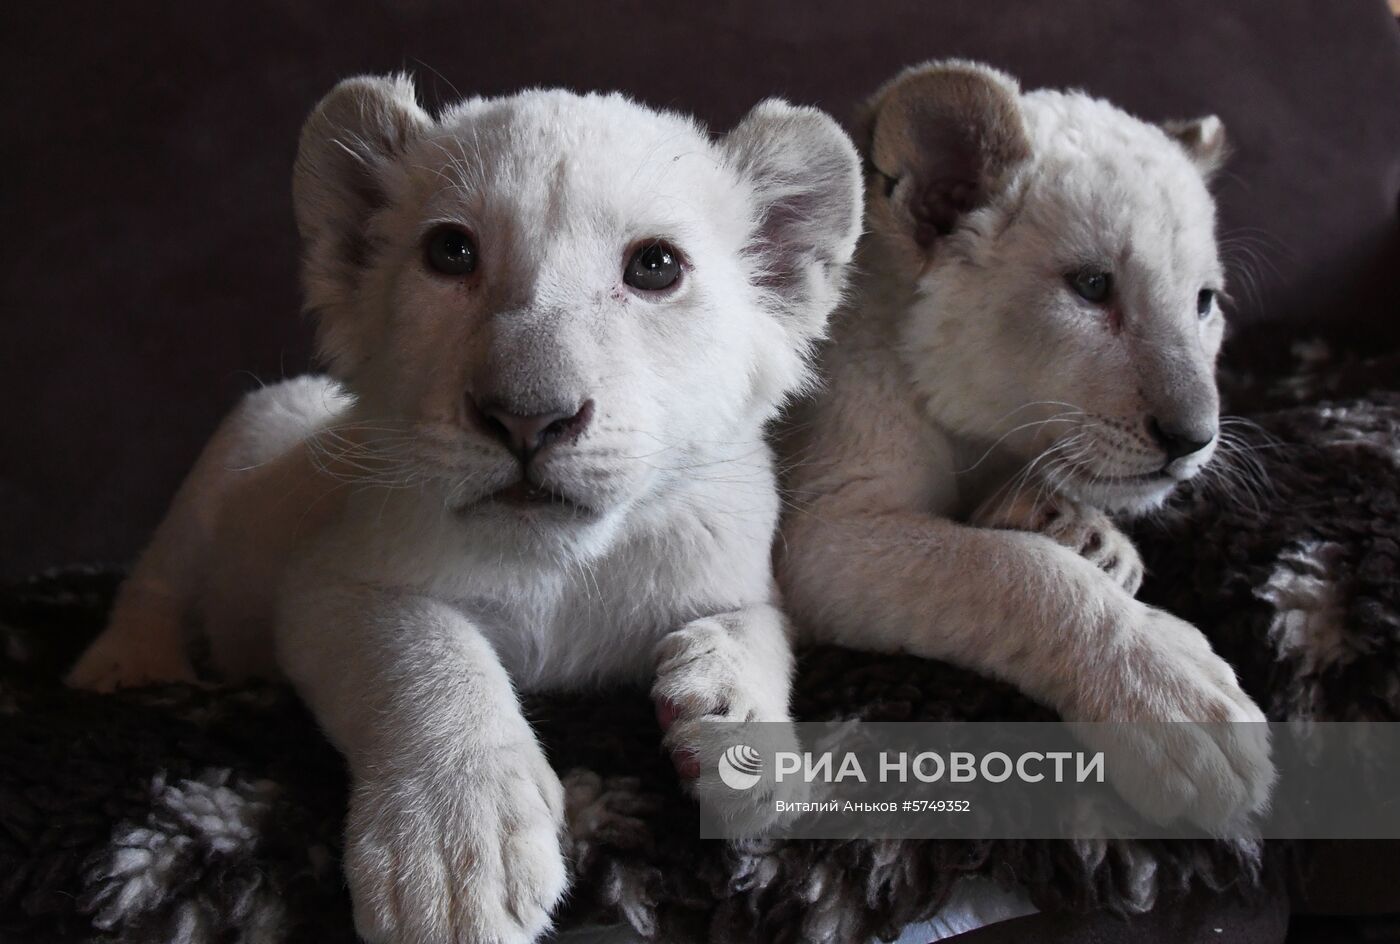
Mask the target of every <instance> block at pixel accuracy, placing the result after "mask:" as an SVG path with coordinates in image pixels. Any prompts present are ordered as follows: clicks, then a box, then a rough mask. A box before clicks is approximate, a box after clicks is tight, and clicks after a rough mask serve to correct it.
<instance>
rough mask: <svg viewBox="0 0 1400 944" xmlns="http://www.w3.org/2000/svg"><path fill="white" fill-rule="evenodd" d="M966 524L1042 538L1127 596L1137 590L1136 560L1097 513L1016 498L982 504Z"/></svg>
mask: <svg viewBox="0 0 1400 944" xmlns="http://www.w3.org/2000/svg"><path fill="white" fill-rule="evenodd" d="M972 524H974V525H976V526H977V527H981V528H1006V529H1008V530H1012V531H1031V532H1035V533H1037V534H1043V535H1045V536H1046V537H1048V538H1050V539H1051V540H1053V541H1055V542H1056V543H1057V544H1062V545H1064V546H1065V547H1067V548H1069V549H1070V550H1071V551H1074V552H1075V553H1076V554H1078V555H1079V556H1080V557H1083V558H1084V559H1085V560H1087V561H1089V562H1090V563H1091V564H1093V565H1094V566H1096V567H1098V568H1099V569H1100V570H1102V571H1103V572H1104V573H1106V574H1108V576H1109V577H1111V578H1112V579H1113V581H1114V582H1115V583H1117V584H1118V585H1119V586H1121V587H1122V588H1123V589H1124V590H1126V591H1128V593H1137V591H1138V587H1140V586H1142V577H1143V565H1142V557H1141V556H1139V554H1138V551H1137V548H1136V547H1134V546H1133V542H1132V541H1131V540H1129V539H1128V536H1127V535H1126V534H1124V533H1123V532H1122V531H1120V530H1119V529H1118V526H1117V525H1115V524H1114V523H1113V521H1112V520H1111V519H1110V518H1109V517H1108V515H1106V514H1104V513H1103V512H1102V511H1100V510H1099V509H1097V508H1093V507H1091V506H1089V505H1084V504H1081V503H1080V502H1077V501H1074V500H1073V499H1070V498H1065V497H1064V496H1063V495H1048V496H1042V497H1039V498H1037V497H1036V496H1033V495H1028V494H1021V495H1017V496H1016V497H1015V498H1014V499H1013V500H1012V501H1005V500H1001V501H997V500H992V501H988V502H987V503H986V504H985V505H983V507H982V508H980V509H978V511H977V513H976V514H974V515H973V516H972Z"/></svg>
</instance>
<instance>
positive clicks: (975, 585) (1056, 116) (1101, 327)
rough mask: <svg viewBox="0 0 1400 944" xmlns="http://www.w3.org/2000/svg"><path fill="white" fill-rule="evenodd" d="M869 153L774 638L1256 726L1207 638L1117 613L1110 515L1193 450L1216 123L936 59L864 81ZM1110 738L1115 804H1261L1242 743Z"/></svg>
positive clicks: (1128, 711) (1209, 431) (1146, 498)
mask: <svg viewBox="0 0 1400 944" xmlns="http://www.w3.org/2000/svg"><path fill="white" fill-rule="evenodd" d="M864 135H865V136H864V149H865V158H866V166H867V171H868V181H867V192H866V195H867V206H868V209H867V226H868V229H869V235H868V236H867V237H866V239H865V240H864V241H863V242H862V244H861V247H860V249H859V250H858V253H857V269H858V271H859V273H860V275H859V276H858V282H857V284H856V285H855V286H854V293H853V294H854V300H853V301H852V302H851V303H850V304H849V305H847V306H846V307H844V308H843V309H842V310H841V311H840V312H839V313H838V315H837V316H836V317H835V318H834V319H833V320H834V324H833V331H832V343H831V345H830V346H829V347H828V348H827V353H826V363H825V369H826V371H827V374H828V379H829V384H828V386H827V388H826V389H825V390H824V391H823V392H822V394H821V395H820V396H819V397H818V399H817V400H816V402H814V403H813V404H811V405H810V406H809V407H808V412H807V414H806V415H805V416H802V417H801V418H800V419H801V422H798V423H796V424H794V429H795V430H796V432H795V433H794V435H793V458H794V462H793V466H794V470H793V472H792V475H791V480H790V483H791V488H792V491H793V494H794V498H795V499H796V500H797V502H799V504H800V506H801V509H800V510H799V511H796V512H794V513H792V514H789V515H788V516H787V518H786V521H785V523H784V526H783V528H784V538H785V540H784V541H783V542H780V545H779V547H780V549H782V548H785V549H786V553H785V556H784V557H783V558H782V559H781V561H780V565H779V579H780V583H781V584H782V585H783V589H784V592H785V595H786V598H787V601H788V603H789V605H790V607H791V609H792V612H793V615H794V617H795V618H796V619H797V621H798V622H799V624H803V625H806V626H810V627H812V629H813V630H814V631H815V633H816V634H817V635H818V636H819V637H821V638H823V639H825V640H827V641H832V642H838V643H842V644H845V645H850V646H855V647H861V648H877V649H889V650H907V651H910V652H914V653H917V654H920V655H924V656H927V657H932V658H940V659H946V660H949V661H952V662H957V663H960V664H962V665H965V666H969V667H972V668H975V669H978V670H980V671H982V672H985V673H988V674H990V675H994V676H998V677H1000V678H1003V679H1006V680H1009V681H1010V682H1012V683H1014V684H1016V685H1017V686H1019V687H1020V688H1021V689H1022V690H1024V691H1025V692H1027V693H1028V694H1030V695H1031V696H1033V697H1035V698H1037V699H1039V700H1041V701H1042V702H1044V703H1046V704H1048V705H1050V706H1052V707H1054V708H1055V709H1057V710H1058V711H1059V712H1060V713H1061V714H1062V715H1063V716H1064V717H1066V718H1067V719H1071V720H1078V721H1112V722H1118V721H1186V720H1191V721H1203V722H1227V721H1261V720H1263V716H1262V714H1261V713H1260V711H1259V709H1258V708H1257V707H1256V706H1255V705H1254V703H1253V702H1252V701H1251V700H1250V699H1249V697H1248V696H1246V695H1245V693H1244V692H1243V691H1241V689H1240V687H1239V685H1238V684H1237V682H1236V679H1235V675H1234V672H1233V671H1232V670H1231V668H1230V667H1229V666H1228V665H1227V664H1226V663H1225V662H1224V661H1223V660H1221V659H1220V658H1219V657H1218V656H1216V655H1215V653H1214V652H1212V651H1211V648H1210V645H1209V644H1208V643H1207V642H1206V640H1205V638H1204V637H1203V636H1202V635H1201V633H1200V632H1198V631H1197V630H1196V629H1195V628H1194V627H1192V626H1190V625H1188V624H1186V623H1184V622H1182V621H1181V620H1179V619H1176V618H1175V617H1173V616H1171V615H1169V614H1167V613H1164V612H1162V611H1160V610H1155V609H1152V608H1149V607H1147V606H1145V605H1144V604H1142V603H1139V602H1138V601H1137V600H1135V599H1134V598H1133V593H1134V592H1135V591H1136V590H1137V587H1138V583H1139V581H1140V580H1141V577H1142V565H1141V563H1140V560H1139V558H1138V555H1137V552H1136V551H1135V550H1134V548H1133V546H1132V544H1131V543H1130V542H1129V541H1128V539H1127V538H1126V537H1125V536H1124V535H1123V534H1122V533H1121V532H1119V531H1118V530H1117V529H1116V528H1115V527H1114V526H1113V524H1112V523H1111V522H1110V520H1109V518H1108V517H1107V515H1106V514H1105V512H1106V511H1114V512H1122V513H1134V512H1142V511H1145V510H1147V509H1151V508H1153V507H1155V506H1157V505H1158V504H1159V503H1160V502H1162V500H1163V499H1165V498H1166V496H1167V495H1168V494H1169V493H1170V492H1171V490H1172V489H1173V487H1175V486H1176V485H1177V484H1178V483H1180V482H1183V481H1185V480H1187V479H1189V478H1191V477H1192V476H1193V475H1195V474H1196V473H1197V472H1198V471H1199V470H1200V469H1201V468H1202V467H1203V466H1204V465H1205V464H1206V462H1207V461H1208V460H1209V459H1210V457H1211V453H1212V451H1213V449H1214V445H1215V438H1216V431H1217V424H1218V408H1219V405H1218V397H1217V393H1216V386H1215V376H1214V370H1215V359H1216V355H1217V352H1218V351H1219V348H1220V342H1221V336H1222V333H1223V318H1222V316H1221V314H1220V310H1219V307H1218V305H1217V298H1218V296H1219V294H1220V292H1221V289H1222V286H1223V280H1224V274H1223V271H1222V267H1221V263H1220V260H1219V256H1218V253H1217V246H1216V239H1215V206H1214V202H1213V200H1212V199H1211V196H1210V194H1209V192H1208V191H1207V187H1206V183H1207V178H1208V177H1209V176H1210V175H1211V174H1212V172H1214V170H1215V169H1216V168H1217V166H1218V165H1219V163H1220V162H1221V161H1222V159H1223V147H1224V133H1223V129H1222V126H1221V123H1220V122H1219V121H1218V120H1217V119H1215V118H1205V119H1202V120H1200V121H1196V122H1190V123H1184V124H1181V125H1178V126H1170V127H1168V128H1159V127H1157V126H1154V125H1150V124H1147V123H1145V122H1142V121H1139V120H1137V119H1134V118H1132V117H1130V116H1129V115H1127V114H1125V113H1123V112H1122V111H1119V110H1118V109H1116V108H1114V107H1113V106H1111V105H1109V104H1108V103H1106V102H1103V101H1099V100H1095V99H1093V98H1090V97H1088V96H1086V95H1083V94H1075V93H1062V92H1053V91H1038V92H1031V93H1022V92H1021V91H1020V90H1019V88H1018V87H1017V85H1016V83H1015V82H1014V81H1013V80H1011V79H1010V78H1008V77H1007V76H1005V75H1003V74H1001V73H999V72H996V71H994V70H992V69H989V68H985V67H983V66H979V65H975V64H972V63H966V62H957V61H953V62H946V63H933V64H928V65H925V66H922V67H919V68H914V69H911V70H909V71H907V72H905V73H903V74H901V75H900V76H898V77H897V78H895V79H894V80H893V81H891V82H890V83H889V84H888V85H886V86H885V87H884V88H883V89H881V90H880V92H879V93H877V94H876V96H875V97H874V99H873V101H872V103H871V105H870V108H869V111H868V114H867V122H866V127H865V129H864ZM1027 532H1041V533H1027ZM1097 732H1098V733H1097V734H1091V735H1090V736H1091V737H1093V736H1101V737H1106V736H1107V734H1105V733H1104V729H1097ZM1115 734H1116V736H1118V737H1121V738H1127V739H1129V741H1130V742H1133V741H1134V740H1135V739H1136V742H1135V743H1129V744H1128V745H1127V746H1128V747H1129V748H1130V752H1131V753H1132V754H1133V756H1134V757H1135V758H1137V760H1136V761H1135V763H1134V765H1133V767H1132V768H1131V769H1127V770H1125V769H1123V768H1121V767H1120V768H1115V770H1116V771H1117V772H1118V774H1119V778H1118V783H1119V786H1120V788H1121V789H1122V792H1123V793H1124V794H1125V795H1126V796H1127V797H1128V798H1129V799H1131V800H1132V801H1133V802H1135V803H1136V804H1137V805H1138V806H1139V807H1140V808H1142V809H1143V810H1144V811H1145V812H1148V813H1149V814H1151V815H1153V816H1154V817H1156V818H1159V819H1162V820H1168V819H1175V818H1177V817H1181V816H1184V817H1187V818H1189V819H1190V820H1192V821H1194V822H1196V823H1197V824H1199V825H1202V826H1205V827H1208V828H1212V829H1225V828H1229V827H1230V826H1232V825H1234V824H1236V823H1240V822H1242V821H1243V819H1244V818H1246V817H1247V816H1248V815H1249V814H1250V813H1252V812H1253V811H1256V810H1258V809H1259V808H1260V807H1261V806H1262V805H1263V804H1265V803H1266V802H1267V798H1268V794H1269V790H1270V786H1271V784H1272V778H1273V767H1272V764H1271V763H1270V759H1269V752H1268V741H1267V733H1266V729H1265V728H1264V726H1263V725H1226V724H1219V725H1215V726H1213V727H1212V728H1210V729H1205V728H1199V727H1191V726H1168V725H1144V726H1140V727H1137V728H1133V729H1127V728H1126V727H1125V728H1121V729H1118V730H1117V731H1116V732H1115ZM1113 772H1114V771H1110V774H1112V773H1113Z"/></svg>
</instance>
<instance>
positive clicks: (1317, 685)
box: [0, 371, 1400, 944]
mask: <svg viewBox="0 0 1400 944" xmlns="http://www.w3.org/2000/svg"><path fill="white" fill-rule="evenodd" d="M1298 376H1299V377H1301V378H1303V379H1302V380H1299V381H1298V383H1296V384H1293V385H1292V386H1284V387H1282V388H1278V389H1275V390H1272V391H1269V390H1265V391H1263V393H1262V394H1261V392H1260V391H1259V390H1257V389H1255V390H1252V391H1251V392H1252V394H1254V395H1257V396H1256V402H1261V403H1262V402H1271V403H1272V404H1273V407H1274V408H1273V409H1270V410H1267V411H1264V412H1259V413H1257V414H1255V415H1254V421H1255V423H1256V424H1257V425H1239V426H1236V427H1233V428H1232V430H1231V431H1232V434H1233V435H1232V439H1233V440H1234V443H1233V445H1232V447H1231V448H1230V449H1227V450H1226V455H1224V456H1223V461H1222V462H1221V464H1220V469H1221V470H1222V472H1221V473H1220V474H1219V475H1216V476H1212V477H1206V479H1205V480H1204V481H1202V482H1200V483H1195V484H1193V486H1192V487H1191V488H1190V489H1188V490H1187V491H1186V492H1185V494H1183V495H1182V496H1181V497H1180V499H1179V500H1178V501H1176V502H1175V503H1174V505H1173V506H1172V507H1171V508H1170V509H1168V510H1167V511H1165V512H1163V513H1162V514H1160V515H1158V516H1156V517H1154V518H1153V519H1151V520H1149V521H1147V522H1144V523H1142V524H1140V525H1139V526H1138V527H1137V532H1136V537H1137V539H1138V540H1139V542H1140V545H1141V547H1142V550H1143V555H1144V559H1145V561H1146V562H1147V564H1148V566H1149V569H1150V574H1151V577H1150V579H1149V582H1148V585H1147V586H1146V587H1145V589H1144V594H1145V595H1146V597H1147V598H1148V599H1150V600H1152V601H1153V602H1157V603H1160V604H1162V605H1165V606H1167V607H1169V608H1170V609H1172V610H1174V611H1175V612H1177V613H1179V614H1181V615H1182V616H1184V617H1186V618H1188V619H1191V620H1193V621H1194V622H1196V624H1197V625H1199V626H1201V627H1202V628H1203V629H1205V630H1206V632H1207V633H1208V634H1209V635H1210V636H1211V638H1212V640H1213V641H1214V643H1215V645H1216V647H1217V649H1218V650H1219V651H1221V652H1222V654H1224V655H1225V656H1226V657H1227V658H1229V659H1230V660H1231V661H1233V662H1234V663H1235V664H1236V665H1237V666H1238V668H1239V670H1240V673H1241V677H1242V680H1243V682H1244V685H1245V687H1246V689H1248V690H1249V691H1250V693H1251V694H1252V695H1253V696H1254V697H1255V698H1257V699H1258V700H1259V701H1260V703H1261V704H1262V705H1264V706H1265V709H1266V711H1267V712H1268V714H1269V716H1270V717H1271V718H1274V719H1285V718H1295V717H1314V718H1326V719H1375V720H1381V719H1384V720H1396V719H1400V496H1397V489H1396V483H1397V479H1400V395H1395V394H1390V393H1384V392H1371V393H1370V394H1368V395H1367V396H1365V397H1364V398H1359V399H1349V400H1324V401H1321V402H1313V403H1309V404H1306V405H1292V406H1289V405H1286V403H1287V401H1289V400H1310V399H1311V398H1312V396H1313V395H1314V394H1316V393H1317V392H1319V391H1321V392H1323V393H1324V394H1325V393H1326V392H1327V391H1329V390H1330V391H1337V390H1338V389H1339V387H1338V386H1337V384H1336V383H1331V382H1330V381H1326V380H1325V379H1318V378H1314V381H1308V382H1304V381H1306V377H1307V372H1306V371H1304V372H1303V373H1301V374H1299V375H1298ZM1319 376H1321V375H1319ZM1352 376H1357V374H1356V373H1355V372H1354V371H1353V372H1352ZM1391 376H1394V375H1391ZM1329 383H1330V386H1329ZM1260 396H1262V397H1263V399H1260V398H1259V397H1260ZM1280 403H1283V404H1285V405H1283V406H1281V407H1280ZM120 576H121V575H120V572H119V571H118V570H116V569H102V568H87V569H73V570H67V571H63V572H60V573H53V574H48V575H45V576H42V577H39V578H36V579H33V580H30V581H27V582H24V583H22V584H19V585H15V586H10V587H8V588H4V589H3V591H0V939H3V940H5V941H14V942H23V941H35V942H39V941H42V942H58V941H68V940H97V941H121V942H136V941H155V940H161V941H179V942H190V944H195V942H214V941H225V940H230V941H231V940H240V941H248V942H264V941H265V942H272V941H301V940H306V941H316V942H338V941H345V942H350V941H353V940H354V935H353V931H352V929H351V926H350V907H349V901H348V898H347V895H346V892H345V889H344V884H343V881H342V878H341V876H340V872H339V863H338V852H339V846H340V830H341V822H342V815H343V808H344V803H345V778H344V772H343V769H342V766H341V763H340V760H339V758H338V757H337V755H336V754H335V753H334V751H333V750H332V749H331V748H330V747H329V746H328V745H327V744H326V743H325V742H324V741H323V739H322V738H321V737H320V735H319V733H318V732H317V730H316V727H315V725H314V724H313V722H312V721H311V719H310V718H309V716H308V715H307V713H306V712H305V711H304V710H303V709H302V708H301V707H300V705H299V704H298V703H297V701H296V700H295V698H294V697H293V696H292V694H291V693H290V692H289V691H287V690H285V689H283V688H279V687H276V686H256V687H245V688H238V689H230V690H219V691H212V690H201V689H194V688H189V687H179V686H172V687H163V688H154V689H148V690H142V691H135V692H127V693H121V694H118V695H113V696H96V695H90V694H85V693H75V692H69V691H66V690H64V689H63V688H61V687H60V686H59V684H58V679H59V678H60V677H61V675H62V673H63V671H64V669H65V668H66V666H67V665H68V664H69V663H70V661H71V660H72V659H73V658H74V657H75V656H76V655H77V653H78V652H79V651H80V650H81V649H82V647H83V646H84V644H85V643H86V642H87V641H88V639H90V638H91V637H92V635H93V634H94V633H95V632H96V631H97V630H98V629H99V628H100V626H101V624H102V621H103V618H104V613H105V609H106V607H107V605H108V603H109V601H110V599H111V596H112V593H113V590H114V589H115V587H116V585H117V583H118V582H119V580H120ZM795 708H796V711H797V714H798V716H799V717H800V718H802V719H807V720H827V719H837V718H863V719H869V720H890V721H898V720H930V721H942V720H959V719H965V720H993V719H997V720H1038V719H1045V718H1048V717H1050V715H1049V714H1048V712H1047V711H1046V710H1045V709H1044V708H1042V707H1040V706H1038V705H1036V704H1034V703H1032V702H1030V701H1029V700H1027V699H1026V698H1024V697H1023V696H1021V695H1019V694H1018V693H1017V692H1015V691H1013V690H1011V689H1009V688H1008V687H1006V686H1004V685H1001V684H998V683H995V682H992V681H989V680H987V679H983V678H980V677H978V676H976V675H973V674H971V673H968V672H965V671H962V670H959V669H955V668H953V667H951V666H947V665H943V664H939V663H933V662H926V661H921V660H917V659H912V658H907V657H892V656H874V655H867V654H856V653H851V652H845V651H839V650H833V649H821V650H813V651H809V652H806V653H804V654H803V655H802V657H801V660H800V671H799V678H798V683H797V691H796V702H795ZM527 709H528V713H529V717H530V718H531V719H532V721H533V723H534V724H535V726H536V728H537V730H538V731H539V733H540V735H541V737H542V738H543V739H544V741H545V742H546V744H547V746H548V750H549V755H550V757H551V758H552V760H553V762H554V764H555V765H556V767H557V769H558V770H559V771H560V772H561V774H563V776H564V782H565V785H566V788H567V792H568V803H569V814H570V825H571V830H572V834H573V840H572V849H571V850H570V852H571V861H572V866H573V870H574V876H575V878H574V886H573V892H572V894H571V896H570V899H569V905H568V911H567V914H566V915H565V916H564V918H563V923H564V924H565V925H566V926H567V925H569V924H571V923H582V922H593V921H606V922H623V923H627V924H630V925H631V926H632V927H633V928H635V929H636V930H637V931H638V932H640V933H641V934H642V935H644V936H647V937H652V938H656V939H659V940H664V941H703V940H714V941H736V942H737V941H763V942H787V941H821V942H844V941H855V940H861V939H866V938H869V937H871V936H876V935H878V936H893V935H894V934H896V933H897V932H898V930H899V929H900V928H902V927H903V926H904V925H906V924H908V923H910V922H912V921H916V920H922V919H925V918H927V917H929V916H931V915H932V914H933V913H935V912H936V911H937V910H938V909H939V908H940V907H941V905H942V904H943V903H944V901H945V899H946V897H947V895H948V893H949V891H950V889H951V887H952V885H953V884H954V882H955V881H956V880H957V879H958V878H959V877H962V876H966V875H981V876H987V877H990V878H991V879H993V880H995V881H998V882H1001V883H1004V884H1013V883H1014V884H1019V885H1020V886H1022V887H1024V888H1026V889H1027V890H1028V891H1029V892H1030V894H1031V897H1032V899H1033V900H1034V901H1035V903H1036V904H1037V905H1038V906H1040V907H1041V908H1042V909H1045V910H1068V911H1087V910H1091V909H1102V908H1107V909H1114V910H1118V911H1124V912H1135V911H1141V910H1144V909H1147V908H1150V907H1151V906H1152V905H1153V903H1154V902H1156V901H1159V900H1161V899H1163V898H1166V897H1171V896H1176V895H1179V894H1183V893H1184V892H1185V891H1186V890H1187V889H1189V888H1190V887H1193V886H1200V885H1205V886H1208V887H1211V888H1216V889H1226V890H1231V891H1235V892H1239V893H1242V894H1247V893H1248V892H1249V890H1250V889H1251V888H1252V887H1254V885H1255V883H1256V881H1257V878H1258V861H1257V859H1255V858H1254V857H1252V856H1249V855H1246V854H1237V853H1236V851H1235V850H1233V849H1231V848H1229V847H1226V846H1223V845H1217V844H1210V843H1184V842H1145V843H1131V844H1127V843H1125V844H1103V843H1068V842H1046V841H1038V842H1029V841H1005V840H997V841H970V840H918V841H914V840H908V841H873V840H871V841H845V842H835V841H808V842H797V841H767V842H752V843H746V844H742V845H738V846H730V845H726V844H723V843H720V842H714V841H702V840H700V839H698V838H697V833H698V826H697V814H696V811H695V808H694V806H693V804H692V803H691V802H690V801H689V800H687V799H686V798H685V797H684V795H683V794H682V793H681V792H680V791H679V789H678V786H677V783H676V779H675V775H674V774H673V772H672V770H671V767H670V764H669V762H668V760H667V759H666V757H665V756H664V754H663V753H662V752H661V750H660V749H659V746H658V745H659V742H660V737H661V734H660V731H659V730H658V729H657V727H656V723H655V721H654V720H653V717H652V708H651V705H650V702H649V700H648V699H647V697H646V694H645V693H644V692H640V691H637V692H614V693H609V694H605V695H596V696H591V697H567V698H564V697H551V698H543V699H536V700H533V701H531V702H530V703H529V704H528V706H527Z"/></svg>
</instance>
